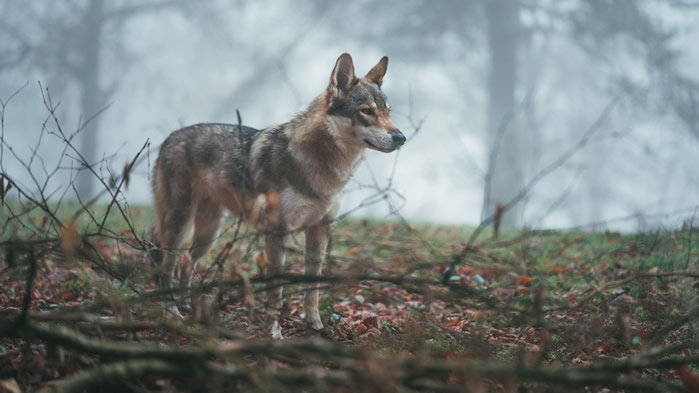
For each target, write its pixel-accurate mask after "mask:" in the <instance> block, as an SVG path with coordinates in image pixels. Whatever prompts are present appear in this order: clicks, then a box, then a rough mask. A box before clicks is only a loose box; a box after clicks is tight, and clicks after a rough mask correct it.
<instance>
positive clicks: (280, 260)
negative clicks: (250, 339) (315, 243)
mask: <svg viewBox="0 0 699 393" xmlns="http://www.w3.org/2000/svg"><path fill="white" fill-rule="evenodd" d="M287 238H288V235H286V234H284V235H279V234H274V233H268V234H267V235H265V255H266V257H267V261H268V262H269V267H268V268H267V273H268V274H270V275H277V274H281V273H282V272H283V271H284V254H285V250H284V245H285V244H286V240H287ZM270 284H275V282H270ZM281 308H282V287H281V285H277V286H276V287H274V288H272V289H270V290H269V291H268V292H267V309H266V316H265V327H266V328H268V329H269V333H270V335H271V336H272V338H276V339H281V338H282V328H281V326H280V325H279V312H280V310H281Z"/></svg>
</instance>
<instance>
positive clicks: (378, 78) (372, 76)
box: [364, 56, 388, 87]
mask: <svg viewBox="0 0 699 393" xmlns="http://www.w3.org/2000/svg"><path fill="white" fill-rule="evenodd" d="M387 68H388V56H384V57H382V58H381V60H379V62H378V63H377V64H376V65H375V66H374V68H372V69H371V71H369V72H368V73H367V74H366V76H365V77H364V78H365V79H368V80H370V81H372V82H374V83H376V84H377V85H379V87H381V83H382V82H383V76H384V75H386V69H387Z"/></svg>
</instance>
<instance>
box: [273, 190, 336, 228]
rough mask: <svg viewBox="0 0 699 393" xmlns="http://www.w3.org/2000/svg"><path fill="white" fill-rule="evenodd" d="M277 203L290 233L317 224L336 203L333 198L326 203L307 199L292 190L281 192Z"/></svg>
mask: <svg viewBox="0 0 699 393" xmlns="http://www.w3.org/2000/svg"><path fill="white" fill-rule="evenodd" d="M279 202H280V204H281V213H282V218H283V220H284V223H286V226H287V229H288V230H290V231H294V230H298V229H300V228H304V227H307V226H310V225H313V224H315V223H317V222H318V221H320V220H321V219H322V218H323V216H325V214H326V213H327V212H328V211H329V210H330V208H331V207H332V206H333V205H334V204H335V203H336V202H335V199H334V198H333V199H332V200H328V201H319V200H317V199H309V198H307V197H305V196H304V195H302V194H300V193H299V192H297V191H296V190H294V189H293V188H287V189H285V190H284V191H282V192H281V195H280V201H279Z"/></svg>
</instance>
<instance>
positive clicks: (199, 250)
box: [180, 197, 223, 288]
mask: <svg viewBox="0 0 699 393" xmlns="http://www.w3.org/2000/svg"><path fill="white" fill-rule="evenodd" d="M222 218H223V208H222V207H221V206H219V205H218V204H217V203H216V202H214V201H212V200H211V199H209V198H208V197H203V198H202V199H201V200H200V201H199V204H198V205H197V209H196V212H195V213H194V235H193V236H192V246H191V247H190V248H189V255H190V257H191V263H190V266H187V267H186V271H182V275H181V277H180V285H181V286H182V288H187V287H189V284H190V282H191V280H192V274H193V273H194V268H195V267H196V265H197V261H199V259H201V257H203V256H204V255H206V253H207V252H208V251H209V249H210V248H211V246H212V245H213V244H214V243H215V242H216V239H217V238H218V230H219V229H220V228H221V221H222V220H221V219H222ZM183 268H185V267H184V266H183Z"/></svg>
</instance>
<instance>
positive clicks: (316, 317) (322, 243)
mask: <svg viewBox="0 0 699 393" xmlns="http://www.w3.org/2000/svg"><path fill="white" fill-rule="evenodd" d="M327 232H328V226H327V225H325V224H323V223H319V224H316V225H314V226H312V227H310V228H308V229H306V232H305V234H306V254H305V256H304V265H305V270H306V275H309V276H318V275H320V273H321V271H322V269H323V259H324V258H325V251H326V249H327V246H328V236H327ZM318 286H319V284H318V283H312V284H308V285H306V292H305V294H304V298H303V311H304V312H305V313H306V324H307V325H308V326H310V327H311V328H313V329H315V330H321V329H322V328H323V323H322V322H321V321H320V313H319V312H318Z"/></svg>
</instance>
